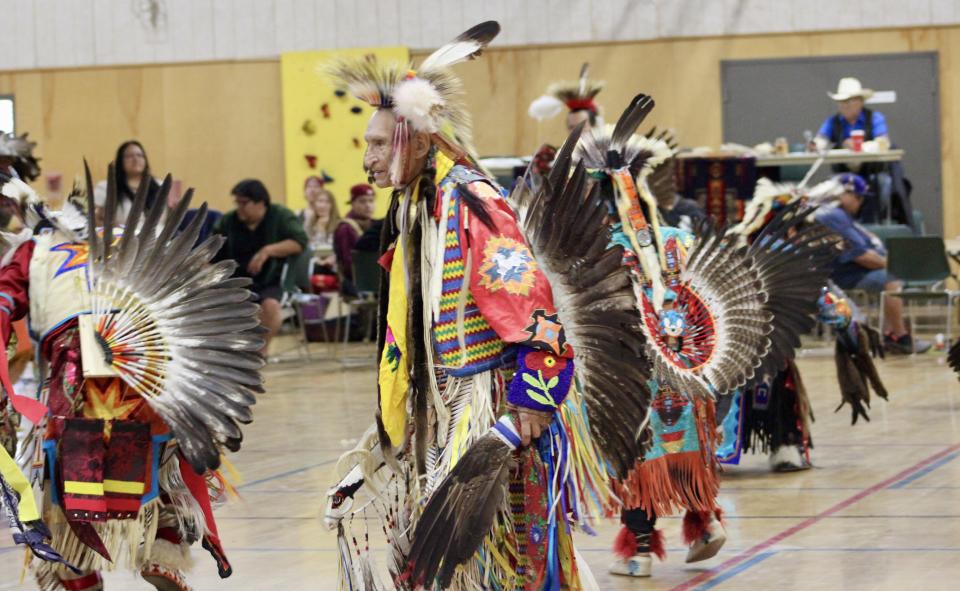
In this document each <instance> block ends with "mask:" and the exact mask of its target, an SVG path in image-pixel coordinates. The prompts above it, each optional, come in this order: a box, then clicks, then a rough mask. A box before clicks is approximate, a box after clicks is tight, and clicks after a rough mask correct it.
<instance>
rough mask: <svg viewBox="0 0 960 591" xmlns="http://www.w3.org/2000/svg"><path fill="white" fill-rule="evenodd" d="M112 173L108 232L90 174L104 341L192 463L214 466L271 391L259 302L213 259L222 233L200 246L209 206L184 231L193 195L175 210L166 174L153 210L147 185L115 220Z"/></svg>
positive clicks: (93, 279)
mask: <svg viewBox="0 0 960 591" xmlns="http://www.w3.org/2000/svg"><path fill="white" fill-rule="evenodd" d="M107 178H108V179H109V181H108V183H109V184H108V188H107V202H106V205H105V207H104V226H103V231H102V235H101V234H99V233H98V232H97V231H95V230H96V228H95V222H94V218H93V209H94V204H93V190H92V182H91V180H90V173H89V169H88V170H87V188H88V199H89V213H88V216H89V218H88V243H89V279H90V290H91V295H92V297H91V301H92V314H93V323H94V328H95V330H96V332H97V341H98V342H99V343H100V346H101V347H102V349H103V352H104V357H105V359H106V361H107V363H108V364H110V366H112V368H113V369H114V370H115V371H116V372H117V373H118V374H119V376H120V377H121V378H122V379H123V381H124V382H125V383H127V384H128V385H129V386H130V387H131V388H132V389H134V390H135V391H136V392H137V393H139V394H140V395H141V396H142V397H143V398H144V399H145V400H146V401H147V402H148V403H149V404H150V406H151V408H153V410H154V411H156V412H157V414H159V415H160V416H161V417H162V418H163V420H164V421H166V423H167V424H168V425H169V426H170V427H171V429H172V430H173V433H174V435H175V436H176V438H177V440H178V443H179V445H180V449H181V451H182V452H183V454H184V456H185V457H186V458H187V460H188V461H189V462H190V464H191V466H192V467H193V469H194V470H196V471H197V472H198V473H202V472H203V471H205V470H206V469H214V468H216V467H218V466H219V463H220V453H221V447H226V448H227V449H229V450H231V451H236V450H237V449H239V446H240V442H241V440H242V434H241V431H240V424H246V423H249V422H250V421H251V420H252V418H253V417H252V411H251V407H252V406H253V404H254V403H255V401H256V396H255V395H256V393H257V392H262V391H263V387H262V378H261V376H260V368H261V367H262V365H263V359H262V357H261V356H260V354H259V353H258V351H259V350H260V348H261V347H262V346H263V339H262V337H261V336H260V329H259V324H260V323H259V318H258V310H259V307H258V306H257V305H256V304H254V303H252V302H251V301H250V296H251V294H250V292H249V290H247V289H246V288H247V286H248V285H249V280H248V279H238V278H232V275H233V271H234V268H235V266H236V263H234V262H232V261H229V262H227V261H225V262H219V263H215V264H211V259H212V258H213V256H214V255H215V254H216V252H217V251H218V250H219V248H220V245H221V244H222V241H223V238H222V237H220V236H211V237H210V238H208V239H207V240H206V241H204V242H203V243H201V244H199V245H196V246H195V243H196V241H197V237H198V236H199V233H200V230H201V225H202V223H203V221H204V218H205V217H206V211H207V208H206V204H203V205H201V206H200V208H199V210H198V211H197V212H196V215H195V216H194V217H193V219H192V220H191V221H190V222H189V223H188V224H187V226H186V228H185V229H184V230H183V231H182V232H181V231H179V228H180V225H181V222H182V221H183V219H184V216H185V215H186V212H187V209H188V208H189V206H190V201H191V196H192V194H191V192H190V191H188V192H187V194H186V195H185V196H184V197H183V199H182V200H181V201H180V203H179V204H178V205H177V206H176V207H175V208H174V209H168V208H167V207H166V200H167V195H168V193H169V191H170V188H171V184H172V180H171V177H169V176H168V177H167V178H166V179H165V180H164V182H163V185H162V187H161V190H160V191H159V194H158V195H157V198H156V200H155V202H154V203H153V204H151V205H150V206H147V203H146V197H147V195H146V190H145V187H146V185H147V184H148V183H142V184H141V189H142V190H141V191H139V192H138V194H137V195H136V197H135V199H134V202H133V204H132V206H131V209H130V213H129V214H128V216H127V218H126V220H125V221H122V220H117V219H116V212H117V206H116V205H117V191H116V186H114V183H113V179H114V178H115V177H114V175H113V174H109V175H108V177H107ZM164 213H165V215H164ZM121 228H122V230H121Z"/></svg>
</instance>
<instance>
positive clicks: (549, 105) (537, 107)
mask: <svg viewBox="0 0 960 591" xmlns="http://www.w3.org/2000/svg"><path fill="white" fill-rule="evenodd" d="M561 111H563V101H561V100H560V99H558V98H557V97H555V96H552V95H549V94H542V95H540V96H538V97H537V98H535V99H533V102H531V103H530V107H529V108H528V109H527V114H528V115H530V116H531V117H533V118H534V119H536V120H537V121H543V120H544V119H552V118H554V117H556V116H557V115H559V114H560V112H561Z"/></svg>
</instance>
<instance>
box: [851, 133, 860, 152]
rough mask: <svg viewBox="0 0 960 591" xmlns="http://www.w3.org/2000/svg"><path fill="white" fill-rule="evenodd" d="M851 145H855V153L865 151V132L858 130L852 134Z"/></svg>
mask: <svg viewBox="0 0 960 591" xmlns="http://www.w3.org/2000/svg"><path fill="white" fill-rule="evenodd" d="M850 143H852V144H853V151H854V152H859V151H861V150H863V130H862V129H856V130H854V131H851V132H850Z"/></svg>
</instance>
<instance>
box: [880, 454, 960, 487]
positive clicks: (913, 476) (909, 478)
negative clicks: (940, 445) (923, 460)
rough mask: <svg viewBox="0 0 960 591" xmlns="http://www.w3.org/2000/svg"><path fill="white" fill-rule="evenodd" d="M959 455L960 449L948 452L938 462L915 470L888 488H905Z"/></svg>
mask: <svg viewBox="0 0 960 591" xmlns="http://www.w3.org/2000/svg"><path fill="white" fill-rule="evenodd" d="M958 457H960V451H955V452H953V453H952V454H947V455H945V456H943V457H942V458H940V459H939V460H937V461H936V462H933V463H932V464H928V465H927V466H924V467H923V468H921V469H920V470H917V471H916V472H914V473H913V474H911V475H910V476H907V477H906V478H904V479H903V480H898V481H897V482H894V483H893V484H891V485H890V486H889V487H887V488H890V489H894V490H895V489H898V488H903V487H905V486H907V485H908V484H910V483H911V482H914V481H915V480H918V479H920V478H923V477H924V476H926V475H927V474H929V473H931V472H933V471H934V470H936V469H937V468H941V467H943V466H945V465H947V464H949V463H950V462H952V461H953V460H955V459H957V458H958Z"/></svg>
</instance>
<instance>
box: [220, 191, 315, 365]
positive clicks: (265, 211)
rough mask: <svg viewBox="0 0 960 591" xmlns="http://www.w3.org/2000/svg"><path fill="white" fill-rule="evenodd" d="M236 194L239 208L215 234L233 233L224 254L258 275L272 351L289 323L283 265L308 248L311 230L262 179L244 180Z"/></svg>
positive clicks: (243, 272) (244, 273) (242, 272)
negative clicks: (277, 201)
mask: <svg viewBox="0 0 960 591" xmlns="http://www.w3.org/2000/svg"><path fill="white" fill-rule="evenodd" d="M231 193H232V194H233V201H234V203H235V204H236V209H234V210H233V211H231V212H229V213H227V214H226V215H225V216H223V217H222V218H220V221H219V222H217V225H216V226H215V227H214V232H215V233H217V234H222V235H223V236H225V237H226V238H227V241H226V242H225V243H224V244H223V248H221V249H220V253H219V255H218V259H220V260H223V259H233V260H235V261H237V265H238V266H237V271H236V275H237V276H239V277H250V278H252V279H253V286H252V287H251V288H250V289H251V290H252V291H253V292H254V293H256V294H257V296H259V298H260V306H261V308H262V309H261V312H260V321H261V323H262V324H263V326H264V327H265V328H266V329H267V330H268V331H269V332H268V333H267V335H266V345H265V346H264V349H263V354H264V355H266V353H267V349H268V348H269V346H270V339H272V338H273V336H274V335H275V334H277V331H279V330H280V324H281V323H282V322H283V318H282V317H281V313H280V312H281V310H280V300H281V299H283V288H282V286H281V285H280V282H281V279H282V275H283V265H284V263H285V262H286V260H287V259H288V258H289V257H292V256H296V255H298V254H300V253H301V252H303V250H304V249H305V248H306V246H307V234H306V232H304V230H303V224H302V223H301V222H300V221H299V220H298V219H297V216H296V214H294V213H293V212H292V211H290V210H289V209H287V208H286V207H284V206H282V205H277V204H275V203H270V193H268V192H267V188H266V187H264V186H263V183H261V182H260V181H258V180H257V179H246V180H243V181H240V182H239V183H237V185H236V186H235V187H234V188H233V191H231Z"/></svg>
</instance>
